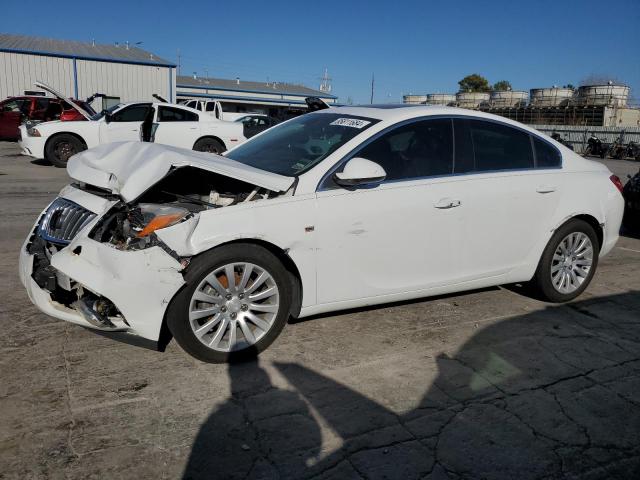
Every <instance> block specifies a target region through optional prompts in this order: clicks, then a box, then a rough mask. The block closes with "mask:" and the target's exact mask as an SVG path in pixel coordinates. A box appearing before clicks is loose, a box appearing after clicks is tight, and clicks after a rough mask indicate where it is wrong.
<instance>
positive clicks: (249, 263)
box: [167, 244, 292, 363]
mask: <svg viewBox="0 0 640 480" xmlns="http://www.w3.org/2000/svg"><path fill="white" fill-rule="evenodd" d="M185 280H186V287H185V288H183V289H182V290H181V291H180V292H179V293H178V294H177V295H176V297H174V299H173V300H172V301H171V304H170V305H169V308H168V310H167V326H168V327H169V330H170V331H171V333H172V334H173V336H174V337H175V339H176V341H177V342H178V344H180V346H181V347H182V348H183V349H184V350H185V351H186V352H187V353H189V354H190V355H192V356H193V357H195V358H197V359H198V360H202V361H203V362H209V363H224V362H231V361H241V360H245V359H249V358H253V357H255V356H256V355H257V354H259V353H260V352H262V351H263V350H264V349H266V348H267V347H268V346H269V345H271V343H273V341H274V340H275V339H276V338H277V337H278V335H279V334H280V332H281V331H282V329H283V328H284V326H285V324H286V323H287V320H288V319H289V315H290V312H291V297H292V292H291V280H290V278H289V273H288V272H287V270H286V269H285V267H284V266H283V265H282V263H281V262H280V260H279V259H278V258H277V257H276V256H275V255H273V254H272V253H271V252H269V251H268V250H266V249H264V248H262V247H260V246H258V245H253V244H233V245H227V246H222V247H219V248H216V249H214V250H211V251H210V252H206V253H204V254H202V255H200V256H198V257H196V258H194V259H193V260H192V263H191V265H190V266H189V268H188V270H187V272H186V274H185Z"/></svg>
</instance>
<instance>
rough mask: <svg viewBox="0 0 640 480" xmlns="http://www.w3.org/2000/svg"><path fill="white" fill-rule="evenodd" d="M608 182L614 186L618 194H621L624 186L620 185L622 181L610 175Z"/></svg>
mask: <svg viewBox="0 0 640 480" xmlns="http://www.w3.org/2000/svg"><path fill="white" fill-rule="evenodd" d="M609 180H611V181H612V182H613V184H614V185H615V186H616V188H617V189H618V190H620V193H622V191H623V190H624V185H622V180H620V178H619V177H618V176H617V175H611V176H610V177H609Z"/></svg>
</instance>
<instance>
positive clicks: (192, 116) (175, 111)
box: [158, 107, 198, 122]
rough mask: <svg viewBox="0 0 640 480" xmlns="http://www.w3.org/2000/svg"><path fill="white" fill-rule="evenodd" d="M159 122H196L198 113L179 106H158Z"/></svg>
mask: <svg viewBox="0 0 640 480" xmlns="http://www.w3.org/2000/svg"><path fill="white" fill-rule="evenodd" d="M158 121H159V122H197V121H198V114H197V113H193V112H189V111H187V110H182V109H181V108H173V107H160V108H159V109H158Z"/></svg>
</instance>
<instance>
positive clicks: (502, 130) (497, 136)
mask: <svg viewBox="0 0 640 480" xmlns="http://www.w3.org/2000/svg"><path fill="white" fill-rule="evenodd" d="M454 125H455V137H456V159H455V172H456V173H468V172H487V171H496V170H517V169H529V168H533V166H534V161H533V149H532V148H531V138H530V135H529V134H528V133H527V132H525V131H522V130H518V129H516V128H513V127H510V126H507V125H502V124H499V123H497V122H487V121H484V120H472V119H457V120H455V121H454Z"/></svg>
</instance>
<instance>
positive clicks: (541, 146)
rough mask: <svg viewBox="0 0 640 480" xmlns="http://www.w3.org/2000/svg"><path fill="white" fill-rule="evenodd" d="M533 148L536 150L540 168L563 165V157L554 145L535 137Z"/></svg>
mask: <svg viewBox="0 0 640 480" xmlns="http://www.w3.org/2000/svg"><path fill="white" fill-rule="evenodd" d="M533 147H534V148H535V150H536V165H537V167H538V168H552V167H559V166H560V165H562V155H561V154H560V152H559V151H558V149H557V148H555V147H554V146H553V145H550V144H548V143H547V142H545V141H544V140H541V139H539V138H536V137H535V136H534V137H533Z"/></svg>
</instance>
